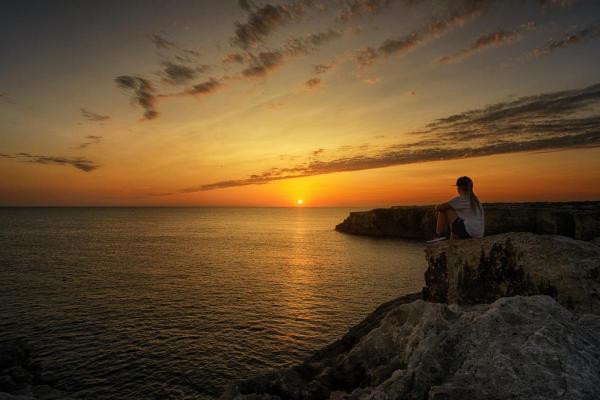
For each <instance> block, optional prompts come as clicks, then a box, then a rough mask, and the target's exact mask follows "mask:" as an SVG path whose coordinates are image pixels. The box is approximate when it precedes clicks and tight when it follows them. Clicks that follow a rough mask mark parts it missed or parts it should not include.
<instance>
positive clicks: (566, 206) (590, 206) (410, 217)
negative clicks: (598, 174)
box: [335, 201, 600, 240]
mask: <svg viewBox="0 0 600 400" xmlns="http://www.w3.org/2000/svg"><path fill="white" fill-rule="evenodd" d="M483 206H484V209H485V232H486V235H497V234H499V233H507V232H532V233H537V234H543V235H561V236H567V237H571V238H574V239H580V240H591V239H593V238H596V237H599V236H600V201H589V202H579V203H576V202H570V203H485V204H484V205H483ZM435 218H436V215H435V212H434V208H433V206H400V207H392V208H377V209H374V210H370V211H357V212H351V213H350V215H349V216H348V217H347V218H346V219H345V220H344V221H343V222H342V223H340V224H339V225H337V226H336V227H335V229H336V230H338V231H340V232H345V233H351V234H355V235H367V236H380V237H398V238H406V239H425V238H431V237H432V236H433V234H434V228H435Z"/></svg>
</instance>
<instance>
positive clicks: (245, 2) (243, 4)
mask: <svg viewBox="0 0 600 400" xmlns="http://www.w3.org/2000/svg"><path fill="white" fill-rule="evenodd" d="M238 5H239V6H240V8H241V9H242V10H244V11H246V12H250V11H252V9H253V8H254V3H253V2H252V1H250V0H238Z"/></svg>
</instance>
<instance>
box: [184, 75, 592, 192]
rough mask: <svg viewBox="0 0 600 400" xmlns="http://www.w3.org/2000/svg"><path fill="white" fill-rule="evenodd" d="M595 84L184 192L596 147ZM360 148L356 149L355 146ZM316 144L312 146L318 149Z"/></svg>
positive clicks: (448, 119)
mask: <svg viewBox="0 0 600 400" xmlns="http://www.w3.org/2000/svg"><path fill="white" fill-rule="evenodd" d="M598 111H600V84H596V85H592V86H589V87H586V88H582V89H574V90H566V91H561V92H554V93H545V94H539V95H535V96H527V97H521V98H519V99H516V100H513V101H508V102H503V103H497V104H493V105H490V106H487V107H484V108H481V109H477V110H469V111H465V112H463V113H460V114H455V115H451V116H448V117H444V118H439V119H437V120H435V121H433V122H431V123H430V124H428V125H426V126H425V127H424V128H423V129H422V130H419V131H416V132H412V133H411V134H410V135H409V137H413V138H416V140H415V141H414V142H412V143H397V144H392V145H389V146H386V147H381V148H371V147H370V146H369V145H363V147H362V148H358V147H355V146H343V147H342V148H340V149H339V150H340V151H343V152H344V153H345V155H342V156H340V157H337V158H331V159H329V160H317V159H315V155H316V154H315V152H312V153H311V154H310V155H309V157H308V161H307V162H304V163H299V164H297V165H295V166H292V167H286V168H270V169H267V170H266V171H263V172H260V173H257V174H253V175H250V176H249V177H247V178H242V179H232V180H225V181H219V182H213V183H207V184H201V185H198V186H193V187H189V188H185V189H182V190H181V192H184V193H189V192H196V191H207V190H214V189H222V188H228V187H237V186H246V185H260V184H266V183H269V182H272V181H277V180H282V179H291V178H299V177H307V176H314V175H322V174H330V173H336V172H344V171H358V170H365V169H373V168H382V167H389V166H394V165H404V164H412V163H420V162H427V161H442V160H453V159H459V158H469V157H480V156H489V155H495V154H506V153H516V152H530V151H547V150H566V149H576V148H595V147H600V116H599V114H598ZM357 149H360V150H361V151H362V153H361V152H357V151H356V150H357ZM320 150H321V149H319V150H316V151H318V152H319V153H317V154H321V151H320Z"/></svg>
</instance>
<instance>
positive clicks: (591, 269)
mask: <svg viewBox="0 0 600 400" xmlns="http://www.w3.org/2000/svg"><path fill="white" fill-rule="evenodd" d="M426 257H427V260H428V263H429V268H428V270H427V272H426V274H425V278H426V287H425V288H424V289H423V292H422V293H415V294H412V295H408V296H403V297H399V298H397V299H396V300H393V301H390V302H388V303H385V304H383V305H381V306H380V307H379V308H378V309H377V310H375V311H374V312H373V313H372V314H371V315H369V316H368V317H367V318H366V319H365V320H364V321H362V322H361V323H360V324H358V325H356V326H355V327H353V328H351V329H350V331H349V332H348V333H347V334H346V335H345V336H344V337H342V338H340V339H339V340H338V341H336V342H334V343H332V344H330V345H329V346H327V347H325V348H323V349H321V350H319V351H317V352H316V353H315V354H314V355H313V356H312V357H310V358H308V359H307V360H306V361H304V362H303V363H302V364H299V365H296V366H293V367H291V368H286V369H281V370H276V371H268V372H265V373H263V374H260V375H257V376H255V377H253V378H250V379H246V380H242V381H238V382H235V383H232V384H231V385H230V386H229V387H228V388H227V390H226V391H225V393H224V394H223V395H222V399H223V400H233V399H235V400H280V399H293V400H318V399H329V400H367V399H369V400H372V399H381V400H384V399H427V400H442V399H443V400H449V399H471V400H488V399H532V400H533V399H536V400H537V399H539V400H541V399H570V400H594V399H599V398H600V361H599V360H600V315H599V313H600V300H599V299H600V241H598V240H594V241H580V240H574V239H570V238H566V237H562V236H548V235H536V234H532V233H507V234H503V235H497V236H491V237H486V238H484V239H471V240H464V241H448V242H441V243H437V244H434V245H431V246H429V247H428V248H427V251H426ZM374 267H376V266H374Z"/></svg>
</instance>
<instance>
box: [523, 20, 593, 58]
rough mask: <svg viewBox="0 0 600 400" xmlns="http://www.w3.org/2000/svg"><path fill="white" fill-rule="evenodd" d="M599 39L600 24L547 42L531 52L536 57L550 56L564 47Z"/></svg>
mask: <svg viewBox="0 0 600 400" xmlns="http://www.w3.org/2000/svg"><path fill="white" fill-rule="evenodd" d="M596 39H600V22H598V23H595V24H593V25H590V26H588V27H586V28H583V29H579V30H576V31H574V32H570V33H567V34H565V35H564V36H563V37H562V38H560V39H557V40H553V39H551V40H549V41H548V43H546V45H545V46H542V47H538V48H537V49H535V50H533V55H534V56H536V57H539V56H542V55H546V54H550V53H552V52H554V51H556V50H559V49H562V48H564V47H568V46H572V45H576V44H583V43H587V42H591V41H592V40H596Z"/></svg>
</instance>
